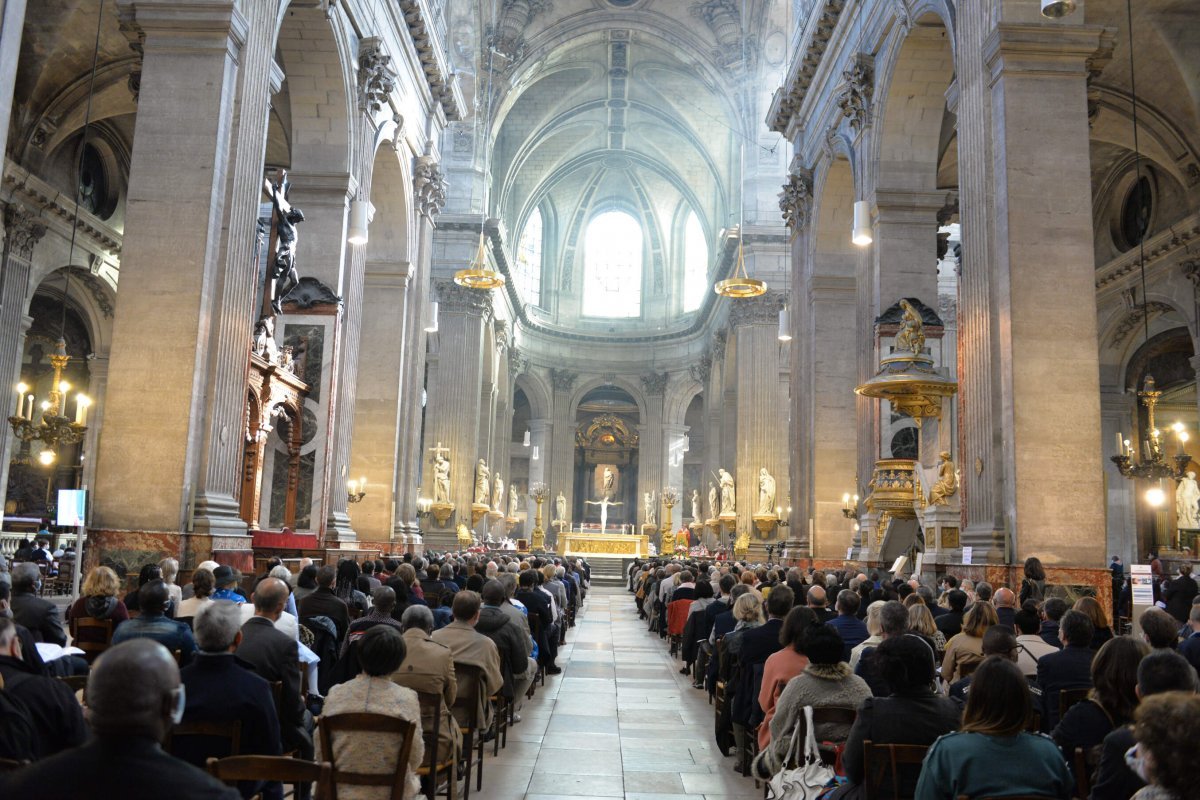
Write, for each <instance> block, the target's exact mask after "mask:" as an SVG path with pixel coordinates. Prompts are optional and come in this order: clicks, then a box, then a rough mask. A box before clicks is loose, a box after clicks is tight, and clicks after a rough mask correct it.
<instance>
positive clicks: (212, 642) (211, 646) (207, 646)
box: [195, 600, 242, 653]
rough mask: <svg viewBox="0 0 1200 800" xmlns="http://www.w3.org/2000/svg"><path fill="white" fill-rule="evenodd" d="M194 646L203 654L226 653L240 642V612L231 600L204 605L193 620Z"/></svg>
mask: <svg viewBox="0 0 1200 800" xmlns="http://www.w3.org/2000/svg"><path fill="white" fill-rule="evenodd" d="M195 633H196V646H197V647H198V648H200V649H201V650H203V651H204V652H205V653H228V652H230V651H232V650H234V649H236V648H237V646H238V644H239V643H240V642H241V641H242V611H241V608H240V607H239V605H238V604H237V603H234V602H233V601H231V600H216V601H214V602H212V603H207V604H205V605H204V606H203V607H202V608H201V609H200V610H199V611H198V612H197V613H196V620H195Z"/></svg>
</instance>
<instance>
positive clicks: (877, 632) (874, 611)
mask: <svg viewBox="0 0 1200 800" xmlns="http://www.w3.org/2000/svg"><path fill="white" fill-rule="evenodd" d="M885 605H887V601H886V600H876V601H875V602H873V603H871V604H870V605H869V606H867V619H866V623H867V633H869V634H871V635H872V636H882V635H883V623H882V621H881V619H880V615H881V614H883V607H884V606H885Z"/></svg>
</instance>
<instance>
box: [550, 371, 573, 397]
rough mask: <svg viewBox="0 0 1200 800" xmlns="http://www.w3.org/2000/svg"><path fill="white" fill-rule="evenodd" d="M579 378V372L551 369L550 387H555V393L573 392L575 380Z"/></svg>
mask: <svg viewBox="0 0 1200 800" xmlns="http://www.w3.org/2000/svg"><path fill="white" fill-rule="evenodd" d="M578 377H579V373H578V372H571V370H569V369H558V368H557V367H551V368H550V385H551V386H553V387H554V391H556V392H569V391H571V390H572V389H573V388H575V379H576V378H578Z"/></svg>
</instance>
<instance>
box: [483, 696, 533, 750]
mask: <svg viewBox="0 0 1200 800" xmlns="http://www.w3.org/2000/svg"><path fill="white" fill-rule="evenodd" d="M532 686H533V684H530V687H531V688H532ZM491 701H492V757H493V758H495V757H496V756H498V755H500V748H501V747H508V726H509V723H510V722H512V719H513V714H514V712H513V703H512V701H511V700H509V699H508V698H507V697H505V696H504V695H502V694H499V693H497V694H494V695H492V697H491Z"/></svg>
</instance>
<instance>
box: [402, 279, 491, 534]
mask: <svg viewBox="0 0 1200 800" xmlns="http://www.w3.org/2000/svg"><path fill="white" fill-rule="evenodd" d="M436 291H437V295H438V303H439V312H440V314H439V316H440V321H439V324H438V328H439V330H438V348H437V366H438V368H437V373H436V374H434V375H431V376H430V383H429V401H428V404H427V405H426V407H425V448H426V449H428V448H430V447H434V446H436V445H437V443H438V442H441V443H442V446H444V447H447V448H449V449H450V458H451V459H452V461H451V467H450V492H451V502H453V503H454V506H455V512H454V513H455V518H456V519H457V520H462V521H464V522H465V523H466V524H467V525H468V527H469V526H470V520H471V501H472V500H473V499H474V493H475V464H476V462H477V461H478V460H479V458H481V457H482V455H483V453H482V452H481V449H480V439H479V387H480V385H481V383H482V381H483V359H484V357H485V355H486V354H485V353H484V343H485V341H486V338H487V337H486V335H485V333H486V332H485V326H487V325H489V324H491V321H492V296H491V294H490V293H489V292H481V291H477V290H474V289H465V288H463V287H461V286H458V285H456V284H455V283H454V282H453V281H450V280H438V281H437V284H436ZM427 455H428V454H427V453H423V454H422V456H421V457H422V458H424V457H425V456H427ZM489 466H490V465H489ZM493 474H494V472H493ZM503 477H504V481H505V484H507V483H508V475H507V474H504V475H503ZM427 493H429V492H428V488H427ZM456 519H454V518H452V519H451V520H450V523H449V525H450V527H453V526H454V525H455V524H456ZM426 543H427V544H430V545H433V546H435V547H438V546H445V545H447V544H452V543H453V534H446V535H443V536H441V537H440V538H439V537H436V536H435V535H434V534H430V535H429V536H427V538H426Z"/></svg>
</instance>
